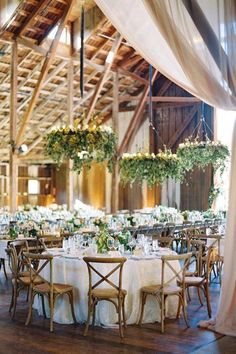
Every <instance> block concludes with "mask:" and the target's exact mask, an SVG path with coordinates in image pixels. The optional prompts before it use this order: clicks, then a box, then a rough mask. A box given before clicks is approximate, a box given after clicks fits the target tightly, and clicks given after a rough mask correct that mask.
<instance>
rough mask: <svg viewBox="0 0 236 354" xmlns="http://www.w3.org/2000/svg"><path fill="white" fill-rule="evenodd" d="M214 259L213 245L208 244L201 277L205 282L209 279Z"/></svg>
mask: <svg viewBox="0 0 236 354" xmlns="http://www.w3.org/2000/svg"><path fill="white" fill-rule="evenodd" d="M214 260H215V250H214V247H213V246H210V247H209V248H208V250H207V254H206V258H205V264H204V268H203V277H204V278H205V279H206V281H207V282H209V280H210V276H211V271H212V265H213V263H214Z"/></svg>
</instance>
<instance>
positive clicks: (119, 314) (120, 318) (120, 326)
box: [118, 298, 124, 338]
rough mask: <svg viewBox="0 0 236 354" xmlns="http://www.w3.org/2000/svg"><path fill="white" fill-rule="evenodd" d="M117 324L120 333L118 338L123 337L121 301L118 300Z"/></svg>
mask: <svg viewBox="0 0 236 354" xmlns="http://www.w3.org/2000/svg"><path fill="white" fill-rule="evenodd" d="M118 323H119V332H120V337H121V338H123V337H124V333H123V327H122V299H121V298H119V299H118Z"/></svg>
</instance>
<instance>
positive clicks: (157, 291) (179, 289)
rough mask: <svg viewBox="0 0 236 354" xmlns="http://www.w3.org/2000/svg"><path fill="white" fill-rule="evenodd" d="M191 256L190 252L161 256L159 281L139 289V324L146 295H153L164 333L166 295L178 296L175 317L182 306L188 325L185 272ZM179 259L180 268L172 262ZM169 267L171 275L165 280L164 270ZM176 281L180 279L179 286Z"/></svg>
mask: <svg viewBox="0 0 236 354" xmlns="http://www.w3.org/2000/svg"><path fill="white" fill-rule="evenodd" d="M190 258H191V253H186V254H182V255H173V256H162V257H161V260H162V269H161V282H160V284H156V285H148V286H144V287H143V288H142V289H141V313H140V318H139V325H141V324H142V319H143V314H144V306H145V303H146V300H147V296H148V295H152V296H155V297H156V299H157V301H158V303H159V305H160V312H161V332H162V333H164V321H165V316H166V313H165V312H166V311H165V310H166V308H165V305H166V299H167V297H168V296H174V295H175V296H178V298H179V304H178V309H177V315H176V318H178V317H179V315H180V310H181V308H182V312H183V316H184V320H185V323H186V326H187V327H188V321H187V314H186V310H185V272H186V270H187V269H188V266H189V261H190ZM176 261H180V262H182V264H180V268H179V269H176V263H175V264H173V262H176ZM167 268H169V269H170V270H171V271H172V273H173V275H172V276H171V278H170V279H168V280H166V278H165V272H166V269H167ZM177 281H181V286H180V285H178V284H177Z"/></svg>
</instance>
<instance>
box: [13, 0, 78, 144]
mask: <svg viewBox="0 0 236 354" xmlns="http://www.w3.org/2000/svg"><path fill="white" fill-rule="evenodd" d="M74 2H75V0H71V1H70V2H69V3H68V6H67V9H66V11H65V12H64V14H63V17H62V19H61V23H60V25H59V27H58V30H57V33H56V35H55V39H54V41H53V42H52V45H51V47H50V49H49V51H48V55H47V57H46V58H45V61H44V63H43V67H42V71H41V74H40V77H39V81H38V83H37V85H36V87H35V90H34V93H33V96H32V99H31V101H30V103H29V106H28V107H27V110H26V112H25V114H24V115H23V118H22V123H21V126H20V129H19V131H18V134H17V138H16V142H17V144H18V145H20V143H21V141H22V139H23V135H24V133H25V129H26V125H27V123H28V121H29V120H30V117H31V114H32V112H33V110H34V107H35V104H36V101H37V99H38V97H39V94H40V90H41V88H42V85H43V82H44V80H45V78H46V76H47V74H48V71H49V68H50V65H51V63H52V61H53V59H54V56H55V54H56V49H57V46H58V43H59V40H60V37H61V33H62V31H63V29H64V27H65V24H66V22H67V19H68V17H69V15H70V12H71V10H72V7H73V5H74Z"/></svg>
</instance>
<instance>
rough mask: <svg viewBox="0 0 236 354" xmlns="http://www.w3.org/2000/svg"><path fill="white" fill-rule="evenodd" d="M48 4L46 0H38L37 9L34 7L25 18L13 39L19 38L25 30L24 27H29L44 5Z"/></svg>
mask: <svg viewBox="0 0 236 354" xmlns="http://www.w3.org/2000/svg"><path fill="white" fill-rule="evenodd" d="M48 2H49V1H48V0H40V1H39V2H38V4H37V7H35V8H34V9H33V10H32V11H31V12H30V14H29V15H28V16H27V17H25V19H24V21H23V23H22V24H21V26H20V27H19V28H18V30H17V31H16V33H15V37H18V36H20V35H21V33H22V32H23V31H24V30H25V29H26V27H27V26H28V27H29V26H30V25H31V24H32V23H33V21H34V19H35V16H36V15H37V14H38V13H39V12H40V11H41V10H42V9H43V8H44V7H45V5H46V3H48Z"/></svg>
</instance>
